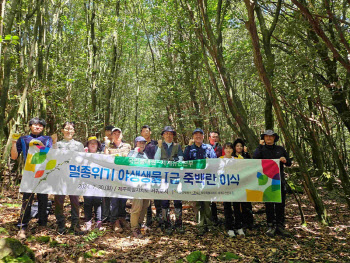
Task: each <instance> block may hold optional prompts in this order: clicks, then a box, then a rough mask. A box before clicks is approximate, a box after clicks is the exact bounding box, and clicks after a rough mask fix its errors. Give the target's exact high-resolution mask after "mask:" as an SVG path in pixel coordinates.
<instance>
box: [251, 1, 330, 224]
mask: <svg viewBox="0 0 350 263" xmlns="http://www.w3.org/2000/svg"><path fill="white" fill-rule="evenodd" d="M244 2H245V5H246V8H247V11H248V19H249V20H248V21H247V22H246V27H247V30H248V32H249V34H250V37H251V41H252V45H253V53H254V63H255V66H256V68H257V70H258V73H259V76H260V79H261V81H262V82H263V83H264V85H265V88H266V91H267V92H268V93H269V96H270V97H271V100H272V104H273V107H274V110H275V114H276V117H277V120H278V123H279V126H280V128H281V130H282V133H283V135H284V138H285V140H286V144H289V145H290V147H291V149H292V151H293V153H294V155H295V157H296V159H297V161H298V163H299V168H300V172H301V174H302V176H303V178H304V182H303V183H304V186H305V187H304V188H305V190H306V192H307V193H308V196H309V199H310V201H311V202H312V203H313V205H314V207H315V210H316V212H317V215H318V218H319V220H320V221H321V222H322V223H324V224H328V223H329V221H330V219H329V217H328V215H327V211H326V208H325V207H324V204H323V202H322V199H321V198H320V197H319V195H318V193H317V190H316V188H315V186H314V184H313V182H312V181H311V178H310V175H309V173H308V170H307V164H306V162H305V159H304V156H303V154H302V152H301V150H300V149H299V147H298V146H297V144H296V143H295V141H294V140H293V138H292V136H291V134H290V131H289V129H288V126H287V123H286V122H285V119H284V116H283V112H282V109H281V106H280V105H279V103H278V100H277V97H276V94H275V91H274V89H273V88H272V86H271V82H270V80H269V78H268V76H267V74H266V70H265V66H264V63H263V60H262V55H261V52H260V45H259V37H258V32H257V29H256V25H255V18H254V3H252V2H251V1H250V0H244Z"/></svg>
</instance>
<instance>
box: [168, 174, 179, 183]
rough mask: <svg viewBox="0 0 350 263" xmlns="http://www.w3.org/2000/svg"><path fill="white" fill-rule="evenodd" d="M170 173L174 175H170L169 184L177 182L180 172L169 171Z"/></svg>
mask: <svg viewBox="0 0 350 263" xmlns="http://www.w3.org/2000/svg"><path fill="white" fill-rule="evenodd" d="M170 174H171V175H175V176H170V184H179V182H180V174H179V173H170Z"/></svg>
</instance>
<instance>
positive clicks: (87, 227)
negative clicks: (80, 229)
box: [84, 221, 92, 231]
mask: <svg viewBox="0 0 350 263" xmlns="http://www.w3.org/2000/svg"><path fill="white" fill-rule="evenodd" d="M91 227H92V223H91V221H87V222H85V225H84V230H85V231H91Z"/></svg>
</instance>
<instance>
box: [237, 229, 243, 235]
mask: <svg viewBox="0 0 350 263" xmlns="http://www.w3.org/2000/svg"><path fill="white" fill-rule="evenodd" d="M237 234H238V235H239V236H245V234H244V232H243V228H240V229H238V230H237Z"/></svg>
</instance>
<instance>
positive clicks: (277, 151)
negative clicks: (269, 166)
mask: <svg viewBox="0 0 350 263" xmlns="http://www.w3.org/2000/svg"><path fill="white" fill-rule="evenodd" d="M281 157H284V158H286V160H287V162H286V163H280V175H281V178H282V180H281V181H282V182H283V183H285V176H284V172H283V167H284V165H285V166H291V165H292V160H291V159H290V158H289V154H288V153H287V151H286V149H284V148H283V147H282V146H279V145H275V144H274V145H259V146H258V147H257V148H256V150H255V151H254V154H253V159H279V158H281Z"/></svg>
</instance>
